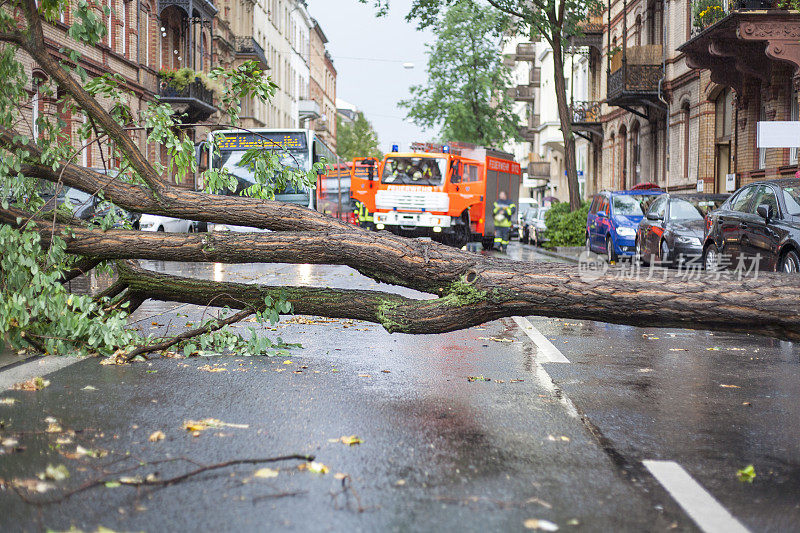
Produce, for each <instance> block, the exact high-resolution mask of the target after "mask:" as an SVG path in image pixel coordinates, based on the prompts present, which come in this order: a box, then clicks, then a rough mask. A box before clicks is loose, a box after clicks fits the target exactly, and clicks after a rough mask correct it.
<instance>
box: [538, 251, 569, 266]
mask: <svg viewBox="0 0 800 533" xmlns="http://www.w3.org/2000/svg"><path fill="white" fill-rule="evenodd" d="M536 253H540V254H544V255H549V256H550V257H556V258H558V259H563V260H564V261H569V262H570V263H576V264H577V263H579V261H578V259H576V258H575V257H570V256H568V255H563V254H560V253H558V252H553V251H550V250H547V249H545V248H539V247H537V248H536Z"/></svg>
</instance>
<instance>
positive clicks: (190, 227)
mask: <svg viewBox="0 0 800 533" xmlns="http://www.w3.org/2000/svg"><path fill="white" fill-rule="evenodd" d="M139 229H141V230H142V231H167V232H172V233H194V231H195V223H194V222H192V221H191V220H183V219H181V218H173V217H165V216H161V215H149V214H146V213H145V214H144V215H142V218H140V219H139Z"/></svg>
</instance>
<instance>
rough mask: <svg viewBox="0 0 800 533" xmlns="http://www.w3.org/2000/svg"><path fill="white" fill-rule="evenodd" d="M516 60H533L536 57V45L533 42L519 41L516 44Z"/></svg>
mask: <svg viewBox="0 0 800 533" xmlns="http://www.w3.org/2000/svg"><path fill="white" fill-rule="evenodd" d="M516 58H517V61H533V60H534V59H536V45H535V44H534V43H519V44H518V45H517V55H516Z"/></svg>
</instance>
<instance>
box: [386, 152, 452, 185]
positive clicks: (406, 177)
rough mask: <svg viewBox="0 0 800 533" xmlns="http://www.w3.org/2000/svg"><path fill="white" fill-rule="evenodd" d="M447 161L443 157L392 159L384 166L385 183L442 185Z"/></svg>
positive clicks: (387, 160)
mask: <svg viewBox="0 0 800 533" xmlns="http://www.w3.org/2000/svg"><path fill="white" fill-rule="evenodd" d="M446 172H447V161H446V160H445V159H444V158H441V157H390V158H388V159H386V163H385V164H384V166H383V177H382V179H381V181H382V182H383V183H389V184H397V185H441V184H442V183H444V176H445V174H446Z"/></svg>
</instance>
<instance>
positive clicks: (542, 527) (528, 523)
mask: <svg viewBox="0 0 800 533" xmlns="http://www.w3.org/2000/svg"><path fill="white" fill-rule="evenodd" d="M522 525H523V526H524V527H525V529H533V530H536V531H558V525H557V524H554V523H553V522H551V521H549V520H543V519H541V518H528V519H527V520H525V521H524V522H523V523H522Z"/></svg>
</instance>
